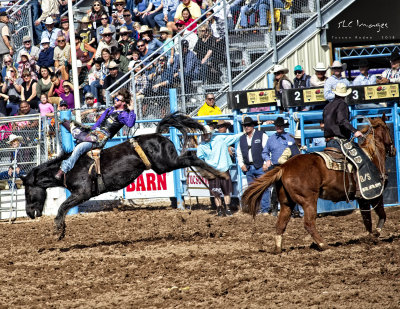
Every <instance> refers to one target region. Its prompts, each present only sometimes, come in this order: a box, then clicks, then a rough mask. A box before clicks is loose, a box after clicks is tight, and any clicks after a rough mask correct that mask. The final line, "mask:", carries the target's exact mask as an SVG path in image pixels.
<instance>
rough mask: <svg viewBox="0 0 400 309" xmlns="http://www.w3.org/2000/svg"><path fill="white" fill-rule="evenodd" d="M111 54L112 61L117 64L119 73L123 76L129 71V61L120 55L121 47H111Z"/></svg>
mask: <svg viewBox="0 0 400 309" xmlns="http://www.w3.org/2000/svg"><path fill="white" fill-rule="evenodd" d="M111 54H112V56H113V59H114V61H115V62H116V63H117V64H118V67H119V68H120V71H121V72H122V73H123V74H125V73H127V72H128V71H129V67H128V66H129V60H128V58H126V57H125V56H124V55H122V48H121V47H115V46H113V47H111Z"/></svg>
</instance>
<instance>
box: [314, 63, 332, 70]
mask: <svg viewBox="0 0 400 309" xmlns="http://www.w3.org/2000/svg"><path fill="white" fill-rule="evenodd" d="M313 69H314V70H315V71H317V72H325V71H327V70H328V69H329V67H326V66H325V64H324V63H323V62H318V63H317V64H316V65H315V67H314V68H313Z"/></svg>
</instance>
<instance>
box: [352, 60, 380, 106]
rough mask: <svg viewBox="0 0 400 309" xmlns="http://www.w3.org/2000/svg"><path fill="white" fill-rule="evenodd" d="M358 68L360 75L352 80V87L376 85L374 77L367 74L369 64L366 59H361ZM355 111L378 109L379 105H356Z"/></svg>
mask: <svg viewBox="0 0 400 309" xmlns="http://www.w3.org/2000/svg"><path fill="white" fill-rule="evenodd" d="M358 67H359V69H360V75H358V76H357V77H356V78H355V79H354V80H353V85H354V86H366V85H374V84H376V83H377V80H376V76H375V75H373V74H369V72H368V71H369V62H368V60H367V59H361V60H360V62H359V63H358ZM355 107H356V109H368V108H378V107H380V104H379V103H377V104H375V103H369V104H357V105H356V106H355Z"/></svg>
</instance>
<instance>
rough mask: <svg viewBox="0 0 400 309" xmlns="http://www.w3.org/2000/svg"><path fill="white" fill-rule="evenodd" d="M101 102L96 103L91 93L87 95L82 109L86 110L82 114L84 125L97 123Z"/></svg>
mask: <svg viewBox="0 0 400 309" xmlns="http://www.w3.org/2000/svg"><path fill="white" fill-rule="evenodd" d="M99 107H100V106H99V102H95V99H94V96H93V94H92V93H91V92H88V93H86V94H85V104H84V105H82V108H83V109H85V110H84V111H82V112H81V117H82V119H83V121H82V122H84V123H87V122H88V123H95V122H96V121H97V118H98V117H99V113H98V112H97V109H98V108H99Z"/></svg>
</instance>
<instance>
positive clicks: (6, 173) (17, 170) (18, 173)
mask: <svg viewBox="0 0 400 309" xmlns="http://www.w3.org/2000/svg"><path fill="white" fill-rule="evenodd" d="M25 175H26V173H25V172H24V171H22V170H21V168H20V167H19V166H18V165H17V167H16V168H15V178H20V177H21V176H25ZM13 177H14V166H13V165H10V166H9V168H8V171H4V172H0V180H4V179H12V178H13ZM8 186H9V188H11V187H12V181H11V180H9V181H8ZM15 188H17V187H16V185H15Z"/></svg>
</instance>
